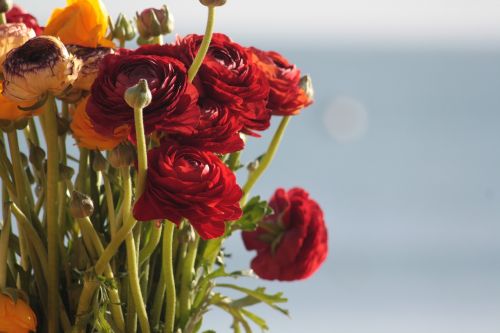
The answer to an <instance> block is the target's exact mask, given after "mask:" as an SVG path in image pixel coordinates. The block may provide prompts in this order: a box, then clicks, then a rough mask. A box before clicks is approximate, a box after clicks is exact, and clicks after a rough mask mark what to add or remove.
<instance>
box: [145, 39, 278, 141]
mask: <svg viewBox="0 0 500 333" xmlns="http://www.w3.org/2000/svg"><path fill="white" fill-rule="evenodd" d="M202 39H203V36H200V35H188V36H186V37H184V38H179V39H178V40H177V43H176V44H174V45H169V46H152V47H150V48H149V50H150V52H156V53H160V52H162V54H164V55H167V56H172V57H176V58H178V59H179V60H181V61H182V62H183V63H184V64H185V65H186V67H187V66H190V65H191V64H192V62H193V60H194V58H195V56H196V54H197V52H198V49H199V47H200V44H201V41H202ZM194 84H195V85H196V87H197V88H198V91H199V93H200V98H202V99H203V100H212V101H213V102H214V103H218V104H220V105H221V106H223V107H227V108H228V109H229V110H230V111H231V112H232V113H234V114H235V115H237V116H238V119H239V121H240V123H241V124H242V127H243V129H242V132H243V133H247V134H251V135H257V134H256V133H255V132H254V131H262V130H265V129H267V128H268V127H269V125H270V119H271V113H270V111H269V110H268V109H267V108H266V104H267V98H268V95H269V84H268V80H267V79H266V77H265V76H264V74H263V73H262V71H261V70H260V69H259V67H258V66H257V64H256V63H255V59H254V57H253V54H252V53H251V52H250V51H249V50H247V49H246V48H244V47H242V46H241V45H239V44H237V43H235V42H233V41H232V40H231V39H229V37H227V36H225V35H223V34H214V35H213V38H212V41H211V43H210V47H209V49H208V53H207V56H206V57H205V59H204V60H203V64H202V65H201V68H200V70H199V72H198V74H197V75H196V77H195V79H194Z"/></svg>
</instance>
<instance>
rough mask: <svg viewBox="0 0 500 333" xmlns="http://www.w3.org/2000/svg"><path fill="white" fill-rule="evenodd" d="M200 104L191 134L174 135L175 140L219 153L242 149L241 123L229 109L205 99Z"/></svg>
mask: <svg viewBox="0 0 500 333" xmlns="http://www.w3.org/2000/svg"><path fill="white" fill-rule="evenodd" d="M199 104H200V111H201V116H200V122H199V124H198V127H197V128H196V132H195V133H194V134H193V135H191V136H185V135H176V136H173V137H172V138H173V139H175V140H176V141H178V142H180V143H182V144H184V145H188V146H193V147H197V148H200V149H202V150H208V151H211V152H214V153H219V154H228V153H233V152H236V151H240V150H242V149H243V147H244V145H245V143H244V142H243V139H242V138H241V136H240V131H241V124H240V123H239V121H238V119H237V117H235V116H234V114H232V113H231V112H230V111H229V109H228V108H227V107H226V106H224V105H221V104H217V103H214V102H213V101H210V100H206V101H202V102H200V103H199Z"/></svg>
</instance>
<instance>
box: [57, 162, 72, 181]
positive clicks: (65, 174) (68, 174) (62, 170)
mask: <svg viewBox="0 0 500 333" xmlns="http://www.w3.org/2000/svg"><path fill="white" fill-rule="evenodd" d="M74 174H75V170H73V168H71V167H69V166H67V165H64V164H59V178H61V180H71V178H73V175H74Z"/></svg>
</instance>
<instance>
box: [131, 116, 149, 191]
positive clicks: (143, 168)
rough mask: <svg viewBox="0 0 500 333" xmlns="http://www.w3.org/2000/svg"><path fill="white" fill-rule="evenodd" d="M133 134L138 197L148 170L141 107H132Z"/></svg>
mask: <svg viewBox="0 0 500 333" xmlns="http://www.w3.org/2000/svg"><path fill="white" fill-rule="evenodd" d="M134 120H135V136H136V138H137V158H138V162H139V163H138V166H137V169H138V170H137V184H136V188H135V197H136V198H139V197H140V196H141V195H142V193H143V192H144V188H145V184H146V175H147V171H148V150H147V147H146V135H145V133H144V121H143V119H142V108H135V109H134Z"/></svg>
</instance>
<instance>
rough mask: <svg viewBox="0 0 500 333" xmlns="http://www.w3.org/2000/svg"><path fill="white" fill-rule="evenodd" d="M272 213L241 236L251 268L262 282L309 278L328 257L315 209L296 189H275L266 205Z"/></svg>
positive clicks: (319, 215) (322, 226) (320, 214)
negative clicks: (251, 256)
mask: <svg viewBox="0 0 500 333" xmlns="http://www.w3.org/2000/svg"><path fill="white" fill-rule="evenodd" d="M269 204H270V206H271V207H272V208H273V210H274V213H273V214H272V215H270V216H268V217H266V218H265V219H264V220H263V221H262V222H261V223H260V226H259V227H258V228H257V230H255V231H252V232H243V233H242V236H243V241H244V243H245V247H246V248H247V249H248V250H256V251H257V256H256V257H255V258H254V259H253V260H252V263H251V267H252V269H253V270H254V271H255V273H256V274H257V275H258V276H260V277H261V278H263V279H267V280H281V281H293V280H300V279H305V278H307V277H309V276H311V275H312V274H313V273H314V272H315V271H316V270H317V269H318V268H319V267H320V266H321V264H322V263H323V262H324V261H325V259H326V256H327V254H328V235H327V231H326V226H325V223H324V219H323V212H322V210H321V208H320V207H319V205H318V204H317V203H316V202H315V201H314V200H312V199H310V198H309V194H308V193H307V192H306V191H304V190H303V189H300V188H294V189H291V190H289V191H288V192H286V191H285V190H283V189H278V190H277V191H276V193H275V194H274V196H273V198H272V199H271V200H270V202H269Z"/></svg>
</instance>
